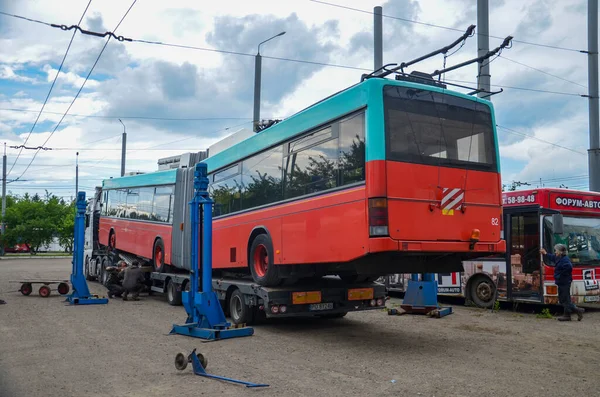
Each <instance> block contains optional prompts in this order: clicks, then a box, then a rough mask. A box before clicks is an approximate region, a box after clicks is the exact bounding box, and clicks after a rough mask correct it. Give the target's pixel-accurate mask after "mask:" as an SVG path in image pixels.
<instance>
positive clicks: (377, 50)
mask: <svg viewBox="0 0 600 397" xmlns="http://www.w3.org/2000/svg"><path fill="white" fill-rule="evenodd" d="M382 14H383V12H382V8H381V7H380V6H377V7H375V8H373V25H374V26H373V49H374V54H373V70H377V69H379V68H381V67H382V66H383V15H382Z"/></svg>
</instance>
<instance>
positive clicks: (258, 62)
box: [252, 32, 285, 132]
mask: <svg viewBox="0 0 600 397" xmlns="http://www.w3.org/2000/svg"><path fill="white" fill-rule="evenodd" d="M284 34H285V32H281V33H278V34H276V35H275V36H273V37H269V38H268V39H266V40H265V41H261V42H260V43H258V50H257V51H256V57H255V59H254V117H253V122H252V124H253V128H254V132H258V124H259V121H260V79H261V68H262V57H261V56H260V46H261V45H263V44H264V43H266V42H267V41H269V40H273V39H274V38H276V37H279V36H283V35H284Z"/></svg>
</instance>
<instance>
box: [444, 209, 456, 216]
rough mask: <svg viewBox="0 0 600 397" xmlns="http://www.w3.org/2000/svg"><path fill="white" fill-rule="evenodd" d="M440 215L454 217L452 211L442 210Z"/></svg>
mask: <svg viewBox="0 0 600 397" xmlns="http://www.w3.org/2000/svg"><path fill="white" fill-rule="evenodd" d="M442 215H454V210H442Z"/></svg>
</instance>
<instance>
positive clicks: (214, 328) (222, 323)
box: [170, 163, 254, 340]
mask: <svg viewBox="0 0 600 397" xmlns="http://www.w3.org/2000/svg"><path fill="white" fill-rule="evenodd" d="M206 175H207V169H206V164H204V163H198V164H196V170H195V172H194V190H195V193H194V198H193V199H192V201H190V202H189V205H190V217H191V225H192V228H191V229H192V236H191V237H192V253H191V260H192V263H191V277H190V290H189V291H183V292H182V293H181V298H182V301H183V307H184V308H185V311H186V312H187V314H188V317H187V320H186V322H185V324H182V325H176V324H174V325H173V329H171V332H170V334H179V335H186V336H193V337H196V338H202V339H207V340H219V339H228V338H236V337H242V336H251V335H253V334H254V329H253V328H250V327H233V328H232V327H231V324H230V323H228V322H227V319H226V318H225V314H224V313H223V309H222V308H221V303H220V302H219V298H218V297H217V294H216V293H215V292H214V291H213V290H212V203H213V201H212V200H211V199H210V197H208V191H207V188H208V178H207V176H206ZM200 206H202V220H200ZM200 225H202V273H200V270H199V265H198V259H199V256H198V248H199V247H198V245H199V244H198V241H199V238H198V237H199V236H198V232H199V229H200ZM200 276H201V277H202V291H198V287H199V277H200Z"/></svg>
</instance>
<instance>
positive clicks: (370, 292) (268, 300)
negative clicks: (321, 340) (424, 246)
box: [150, 272, 386, 324]
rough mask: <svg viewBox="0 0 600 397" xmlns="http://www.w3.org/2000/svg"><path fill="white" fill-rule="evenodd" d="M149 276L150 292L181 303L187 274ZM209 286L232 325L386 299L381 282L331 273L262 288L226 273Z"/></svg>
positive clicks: (369, 305)
mask: <svg viewBox="0 0 600 397" xmlns="http://www.w3.org/2000/svg"><path fill="white" fill-rule="evenodd" d="M150 279H151V280H152V286H151V290H152V291H153V292H159V293H164V294H166V296H167V302H168V303H169V304H171V305H181V292H182V291H184V290H185V289H186V288H188V286H189V274H187V273H159V272H153V273H151V274H150ZM212 287H213V290H214V291H215V292H216V293H217V295H218V297H219V299H220V301H221V305H222V307H223V310H224V312H225V314H226V315H229V316H230V318H231V321H232V322H233V323H234V324H252V323H254V322H256V321H258V320H259V319H260V318H277V317H311V316H312V317H328V318H340V317H344V316H345V315H346V314H347V313H348V312H352V311H363V310H377V309H382V308H383V307H385V299H386V297H385V294H386V291H385V286H384V285H383V284H380V283H356V284H348V283H346V282H344V281H343V280H341V279H340V278H338V277H333V276H332V277H323V278H321V279H319V280H314V279H313V280H310V281H307V282H306V283H298V284H294V285H292V286H282V287H262V286H260V285H258V284H256V283H255V282H254V281H253V280H252V278H251V277H250V276H243V275H240V276H234V275H227V276H222V277H215V278H213V280H212Z"/></svg>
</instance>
